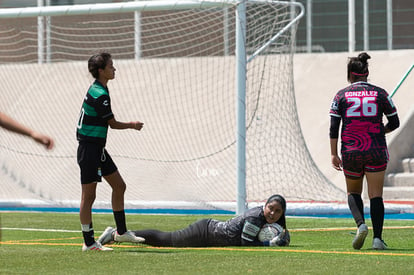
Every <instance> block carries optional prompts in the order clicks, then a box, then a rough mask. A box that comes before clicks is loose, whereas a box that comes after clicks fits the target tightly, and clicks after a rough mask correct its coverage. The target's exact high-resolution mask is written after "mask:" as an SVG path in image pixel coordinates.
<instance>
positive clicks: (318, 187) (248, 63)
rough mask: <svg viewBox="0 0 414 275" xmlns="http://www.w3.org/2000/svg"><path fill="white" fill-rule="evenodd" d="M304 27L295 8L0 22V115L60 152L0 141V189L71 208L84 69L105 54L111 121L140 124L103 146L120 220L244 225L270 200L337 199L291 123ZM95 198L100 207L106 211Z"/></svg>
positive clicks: (139, 4)
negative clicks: (121, 193) (211, 212)
mask: <svg viewBox="0 0 414 275" xmlns="http://www.w3.org/2000/svg"><path fill="white" fill-rule="evenodd" d="M303 14H304V9H303V6H302V4H300V3H298V2H294V1H290V2H287V1H286V2H285V1H265V0H248V1H241V2H238V1H226V0H223V1H135V2H125V3H112V4H90V5H73V6H45V7H34V8H18V9H14V8H11V9H0V72H1V74H2V75H5V76H6V77H5V79H6V80H7V81H6V84H5V85H4V87H5V91H6V93H5V95H4V97H5V100H2V101H3V102H2V103H0V104H1V105H0V109H1V110H4V111H5V112H6V113H9V114H10V115H12V116H13V117H15V118H16V119H18V120H20V121H22V122H23V123H25V124H28V125H31V126H33V127H34V128H38V129H41V130H42V131H44V132H49V133H50V134H51V135H53V136H54V137H56V139H57V142H56V149H55V150H54V151H53V152H51V153H48V152H44V151H42V150H41V149H42V148H37V147H36V146H33V144H27V145H26V144H25V141H24V139H22V141H20V140H19V138H20V137H16V136H15V135H13V134H11V133H8V132H0V157H1V158H0V165H2V166H3V170H2V172H0V179H2V182H4V185H6V184H7V185H8V186H11V188H10V190H13V192H16V191H17V192H18V194H17V195H14V196H19V194H20V196H21V198H22V199H40V200H45V201H48V202H52V203H54V204H57V205H66V206H67V205H75V206H76V203H77V201H78V199H77V197H76V196H78V197H80V190H78V192H76V190H77V189H76V186H77V185H76V184H79V183H78V179H79V176H78V174H79V171H78V168H77V164H76V140H75V138H74V133H73V131H74V128H73V127H74V126H75V120H76V118H77V117H76V115H75V113H76V112H77V111H78V110H79V108H80V104H81V100H82V98H83V94H84V93H85V92H86V90H87V88H88V85H89V84H90V82H91V78H90V76H88V74H87V67H86V61H87V59H88V57H89V56H90V55H91V54H93V53H94V52H95V51H97V50H101V49H105V50H108V51H109V52H111V53H112V54H113V57H114V62H115V67H117V69H118V70H119V76H118V74H117V77H116V79H115V80H113V81H112V82H110V83H109V87H110V90H111V91H113V102H114V104H115V106H114V109H115V114H116V115H118V114H119V116H120V117H122V120H125V119H131V120H133V119H137V120H141V119H142V120H143V121H144V123H145V126H144V129H143V131H142V133H136V132H131V131H129V132H128V131H116V132H115V131H112V132H110V136H109V144H108V147H109V149H108V150H109V151H110V153H111V155H113V157H114V158H115V162H116V163H117V164H118V165H119V168H120V171H121V174H122V175H124V178H125V180H126V183H127V186H128V188H127V194H126V199H127V204H126V205H127V206H129V207H144V208H145V207H149V208H151V207H152V208H160V207H161V206H160V205H162V206H163V207H166V205H167V206H168V205H173V206H174V205H175V206H177V207H183V208H194V207H195V208H205V209H232V210H234V206H233V205H234V204H235V205H236V207H235V210H236V212H237V213H242V212H243V211H244V210H245V209H246V207H247V206H248V203H250V202H259V201H263V200H264V199H266V198H267V197H268V196H270V195H272V194H273V193H281V194H283V195H285V197H286V198H288V199H290V200H338V199H340V198H342V196H343V192H342V191H341V190H339V189H338V188H336V187H335V186H334V185H333V184H332V183H331V182H330V181H329V180H328V179H326V178H325V177H324V176H323V175H322V174H321V172H320V171H319V169H318V168H317V167H316V165H315V163H314V162H313V160H312V158H311V156H310V154H309V152H308V150H307V148H306V144H305V142H304V139H303V136H302V133H301V130H300V125H299V121H298V118H297V112H296V104H295V99H294V93H293V89H294V88H293V76H292V75H293V70H292V66H293V65H292V58H293V53H294V46H295V33H296V28H297V25H298V22H299V19H300V18H301V17H302V16H303ZM35 20H36V21H35ZM16 22H18V23H16ZM6 23H9V24H6ZM22 75H24V76H25V78H26V77H27V78H29V79H30V80H31V81H26V80H24V79H22V78H21V76H22ZM34 94H35V95H34ZM33 102H35V104H33ZM234 113H236V114H234ZM168 122H170V123H168ZM17 141H18V142H17ZM16 142H17V144H16ZM26 143H27V141H26ZM103 186H104V185H102V187H100V188H102V194H103V195H102V196H101V195H98V197H97V200H99V201H100V200H102V201H105V200H107V201H108V202H109V197H108V194H109V193H110V190H109V188H108V187H103ZM307 188H308V189H307ZM305 189H306V190H305ZM19 192H20V193H19ZM98 192H99V191H98ZM6 196H7V195H6ZM105 196H106V197H105ZM2 199H5V198H0V200H2ZM16 199H18V198H16ZM158 202H159V204H157V203H158ZM128 203H129V204H128ZM102 204H103V205H104V206H105V205H107V204H105V203H102Z"/></svg>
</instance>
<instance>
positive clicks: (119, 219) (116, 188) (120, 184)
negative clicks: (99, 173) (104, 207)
mask: <svg viewBox="0 0 414 275" xmlns="http://www.w3.org/2000/svg"><path fill="white" fill-rule="evenodd" d="M104 178H105V180H106V181H107V182H108V183H109V185H110V186H111V187H112V210H113V212H114V219H115V223H116V227H117V232H118V233H119V234H120V235H122V234H124V233H125V232H126V231H127V227H126V221H125V210H124V194H125V190H126V184H125V182H124V180H123V179H122V177H121V174H120V173H119V172H118V171H115V172H114V173H112V174H110V175H108V176H105V177H104Z"/></svg>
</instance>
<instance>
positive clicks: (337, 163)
mask: <svg viewBox="0 0 414 275" xmlns="http://www.w3.org/2000/svg"><path fill="white" fill-rule="evenodd" d="M330 142H331V162H332V167H333V168H334V169H336V170H338V171H341V170H342V160H341V158H340V157H339V155H338V139H337V138H331V139H330Z"/></svg>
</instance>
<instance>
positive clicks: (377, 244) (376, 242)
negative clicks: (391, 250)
mask: <svg viewBox="0 0 414 275" xmlns="http://www.w3.org/2000/svg"><path fill="white" fill-rule="evenodd" d="M387 248H388V247H387V244H386V243H385V242H384V241H383V240H381V239H380V238H374V239H373V240H372V249H375V250H385V249H387Z"/></svg>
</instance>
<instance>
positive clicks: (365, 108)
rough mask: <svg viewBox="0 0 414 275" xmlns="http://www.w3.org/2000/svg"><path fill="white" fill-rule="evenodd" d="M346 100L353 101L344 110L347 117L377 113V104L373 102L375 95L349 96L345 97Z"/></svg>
mask: <svg viewBox="0 0 414 275" xmlns="http://www.w3.org/2000/svg"><path fill="white" fill-rule="evenodd" d="M347 102H348V103H353V105H352V106H351V107H349V109H348V110H347V111H346V115H347V116H348V117H360V116H376V115H377V104H376V103H375V97H363V98H359V97H349V98H347ZM361 111H362V114H361Z"/></svg>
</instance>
